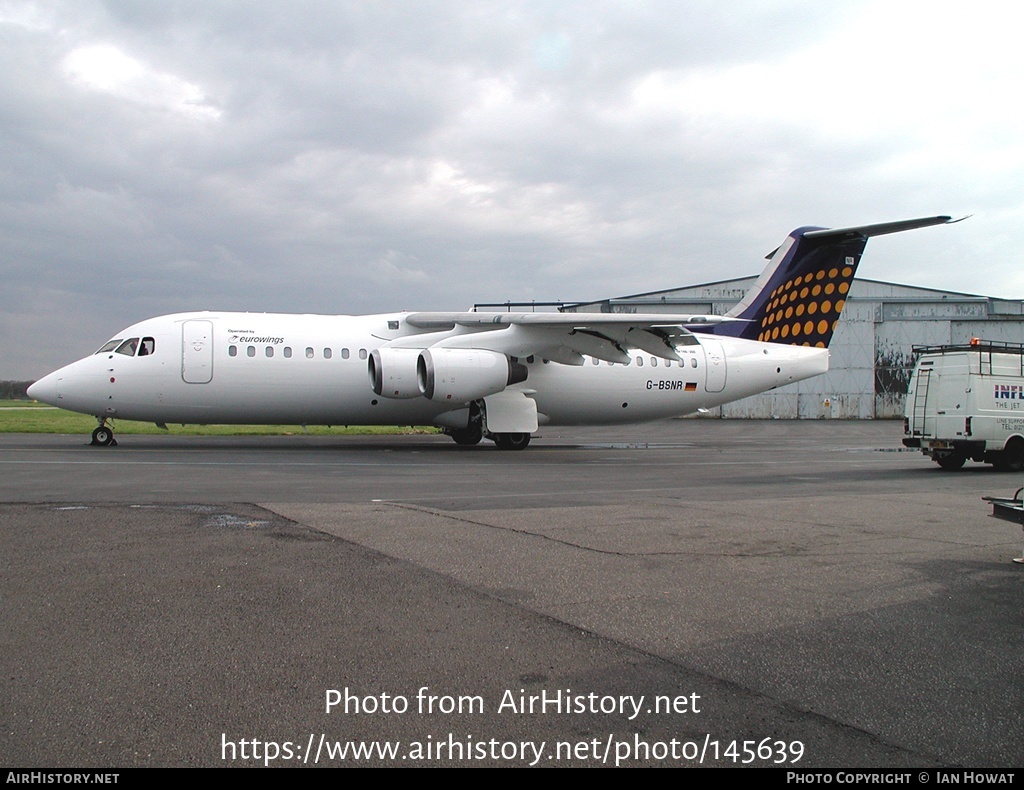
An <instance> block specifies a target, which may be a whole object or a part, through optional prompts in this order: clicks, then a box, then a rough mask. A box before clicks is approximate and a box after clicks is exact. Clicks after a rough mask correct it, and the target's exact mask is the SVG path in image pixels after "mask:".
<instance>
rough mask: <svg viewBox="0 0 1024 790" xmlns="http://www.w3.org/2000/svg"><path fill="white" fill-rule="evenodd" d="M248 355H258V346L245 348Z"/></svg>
mask: <svg viewBox="0 0 1024 790" xmlns="http://www.w3.org/2000/svg"><path fill="white" fill-rule="evenodd" d="M245 353H246V356H250V357H254V356H256V346H247V347H246V349H245Z"/></svg>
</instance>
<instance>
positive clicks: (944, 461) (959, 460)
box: [935, 453, 967, 472]
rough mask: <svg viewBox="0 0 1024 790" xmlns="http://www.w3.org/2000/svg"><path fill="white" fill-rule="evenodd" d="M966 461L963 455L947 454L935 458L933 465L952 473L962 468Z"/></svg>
mask: <svg viewBox="0 0 1024 790" xmlns="http://www.w3.org/2000/svg"><path fill="white" fill-rule="evenodd" d="M966 460H967V456H966V455H964V454H963V453H948V454H947V455H940V456H939V457H938V458H936V459H935V463H937V464H938V465H939V466H941V467H942V468H943V469H945V470H946V471H947V472H954V471H956V470H957V469H959V468H960V467H961V466H963V465H964V462H965V461H966Z"/></svg>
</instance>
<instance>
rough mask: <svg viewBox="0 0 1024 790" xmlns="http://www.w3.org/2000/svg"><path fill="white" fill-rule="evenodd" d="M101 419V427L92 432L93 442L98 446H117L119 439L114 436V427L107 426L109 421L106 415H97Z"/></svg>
mask: <svg viewBox="0 0 1024 790" xmlns="http://www.w3.org/2000/svg"><path fill="white" fill-rule="evenodd" d="M96 419H98V420H99V423H100V425H99V427H98V428H97V429H96V430H95V431H93V432H92V443H93V445H94V446H96V447H116V446H117V439H115V438H114V431H113V429H112V428H108V427H107V421H106V418H104V417H97V418H96Z"/></svg>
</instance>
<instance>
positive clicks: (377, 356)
mask: <svg viewBox="0 0 1024 790" xmlns="http://www.w3.org/2000/svg"><path fill="white" fill-rule="evenodd" d="M419 356H420V349H418V348H388V347H384V348H376V349H374V350H373V351H371V352H370V360H369V362H368V363H367V370H368V372H369V374H370V386H372V387H373V391H374V394H376V395H381V396H383V397H385V398H399V399H404V398H418V397H420V395H421V393H420V387H419V383H418V382H417V378H416V363H417V360H418V359H419Z"/></svg>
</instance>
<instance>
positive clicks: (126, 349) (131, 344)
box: [117, 337, 139, 357]
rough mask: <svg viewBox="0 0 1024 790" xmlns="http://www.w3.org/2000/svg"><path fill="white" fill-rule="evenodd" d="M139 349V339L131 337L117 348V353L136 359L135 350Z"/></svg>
mask: <svg viewBox="0 0 1024 790" xmlns="http://www.w3.org/2000/svg"><path fill="white" fill-rule="evenodd" d="M138 347H139V339H138V338H137V337H130V338H128V339H127V340H125V341H124V342H123V343H122V344H121V345H119V346H118V347H117V353H118V354H124V355H125V356H126V357H134V356H135V349H137V348H138Z"/></svg>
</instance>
